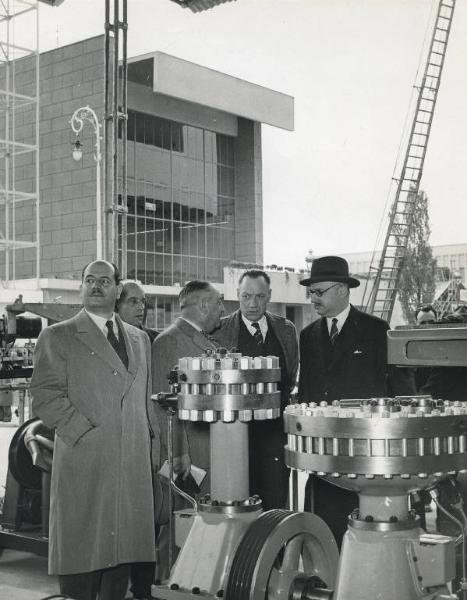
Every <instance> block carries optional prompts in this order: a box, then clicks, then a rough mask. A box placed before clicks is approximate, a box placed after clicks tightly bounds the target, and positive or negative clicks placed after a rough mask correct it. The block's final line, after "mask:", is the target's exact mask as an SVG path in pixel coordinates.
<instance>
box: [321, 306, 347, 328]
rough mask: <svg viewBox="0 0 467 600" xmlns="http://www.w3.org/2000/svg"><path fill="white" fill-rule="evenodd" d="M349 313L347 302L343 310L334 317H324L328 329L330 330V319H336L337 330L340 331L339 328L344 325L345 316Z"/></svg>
mask: <svg viewBox="0 0 467 600" xmlns="http://www.w3.org/2000/svg"><path fill="white" fill-rule="evenodd" d="M349 313H350V304H347V306H346V307H345V308H344V310H343V311H342V312H340V313H339V314H338V315H336V316H335V317H326V322H327V325H328V331H329V332H331V327H332V320H333V319H337V330H338V331H339V332H340V330H341V329H342V327H343V326H344V323H345V322H346V320H347V317H348V316H349Z"/></svg>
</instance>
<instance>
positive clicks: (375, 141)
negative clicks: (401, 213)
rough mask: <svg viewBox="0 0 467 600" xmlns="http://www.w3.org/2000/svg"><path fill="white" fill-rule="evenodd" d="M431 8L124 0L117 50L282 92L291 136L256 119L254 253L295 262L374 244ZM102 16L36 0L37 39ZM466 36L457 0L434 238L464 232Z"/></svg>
mask: <svg viewBox="0 0 467 600" xmlns="http://www.w3.org/2000/svg"><path fill="white" fill-rule="evenodd" d="M112 4H113V3H112ZM437 4H438V2H437V0H435V1H432V0H237V1H236V2H230V3H227V4H225V5H222V6H219V7H217V8H215V9H213V10H210V11H207V12H203V13H198V14H194V13H192V12H191V11H189V10H187V9H182V8H180V7H178V6H177V5H176V4H174V3H172V2H170V1H169V0H128V55H129V56H130V57H131V56H137V55H140V54H144V53H147V52H152V51H155V50H160V51H163V52H167V53H169V54H173V55H174V56H178V57H181V58H184V59H187V60H190V61H192V62H196V63H199V64H202V65H204V66H207V67H210V68H213V69H217V70H220V71H224V72H225V73H228V74H230V75H234V76H237V77H241V78H243V79H246V80H249V81H252V82H254V83H257V84H260V85H264V86H267V87H270V88H272V89H275V90H278V91H280V92H284V93H286V94H290V95H292V96H294V98H295V131H294V132H288V131H282V130H279V129H275V128H272V127H269V126H263V203H264V259H265V263H266V264H269V263H277V264H281V265H285V266H302V265H303V262H304V256H305V255H306V254H307V251H308V249H310V248H311V249H313V251H314V253H315V254H327V253H345V252H357V251H365V250H372V249H373V247H374V245H375V240H376V234H377V230H378V227H379V225H380V222H381V219H382V218H383V217H384V216H385V215H386V214H387V211H388V208H387V207H386V203H387V200H388V192H389V190H390V184H391V178H392V176H393V174H394V166H395V163H396V159H397V156H398V152H399V144H400V140H401V136H402V132H403V128H404V123H405V122H406V118H407V110H408V108H409V102H410V98H411V96H412V93H413V89H412V88H413V84H414V82H415V76H416V73H417V70H418V69H419V68H420V70H421V71H423V64H422V65H421V66H420V54H421V51H422V47H423V44H424V43H425V44H427V43H428V39H425V38H426V35H427V26H430V25H431V24H432V22H431V21H430V15H432V14H433V11H434V10H435V9H436V7H437ZM103 24H104V0H65V1H64V3H63V4H62V5H61V6H59V7H56V8H49V7H45V6H41V11H40V49H41V50H42V51H44V50H49V49H51V48H54V47H57V46H62V45H66V44H69V43H72V42H75V41H77V40H80V39H85V38H87V37H91V36H94V35H98V34H101V33H103ZM430 33H431V30H430V29H428V34H430ZM428 37H429V35H428ZM466 40H467V2H466V0H457V7H456V12H455V15H454V23H453V28H452V32H451V39H450V42H449V47H448V51H447V58H446V65H445V69H444V73H443V78H442V82H441V90H440V93H439V96H438V103H437V106H436V113H435V117H434V123H433V128H432V134H431V138H430V142H429V148H428V153H427V157H426V161H425V171H424V175H423V179H422V185H421V187H422V188H423V189H424V190H425V191H426V192H427V194H428V196H429V200H430V215H431V224H432V236H431V243H432V244H433V245H435V244H436V245H437V244H450V243H464V242H467V232H466V224H467V201H466V200H467V198H466V197H467V185H466V181H465V177H466V176H465V174H466V173H467V114H466V111H465V108H464V107H465V106H466V102H467V52H466V50H467V41H466ZM396 174H397V173H396ZM280 240H282V242H278V241H280Z"/></svg>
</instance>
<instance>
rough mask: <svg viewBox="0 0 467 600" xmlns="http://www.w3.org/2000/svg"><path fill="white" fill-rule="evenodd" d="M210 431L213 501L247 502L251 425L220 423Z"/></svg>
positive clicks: (248, 493) (214, 424)
mask: <svg viewBox="0 0 467 600" xmlns="http://www.w3.org/2000/svg"><path fill="white" fill-rule="evenodd" d="M210 431H211V435H210V437H211V498H212V499H213V500H219V501H223V502H228V501H232V500H244V499H245V498H248V496H249V495H250V490H249V466H248V423H241V422H240V421H235V422H233V423H223V422H222V421H218V422H217V423H212V424H211V430H210ZM254 491H255V490H252V492H253V493H254Z"/></svg>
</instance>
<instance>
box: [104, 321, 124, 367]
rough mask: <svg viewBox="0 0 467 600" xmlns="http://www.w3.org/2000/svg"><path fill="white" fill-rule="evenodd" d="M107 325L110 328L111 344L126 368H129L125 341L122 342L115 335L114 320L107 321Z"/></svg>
mask: <svg viewBox="0 0 467 600" xmlns="http://www.w3.org/2000/svg"><path fill="white" fill-rule="evenodd" d="M105 326H106V327H107V330H108V333H107V339H108V340H109V342H110V345H111V346H112V348H113V349H114V350H115V352H116V353H117V354H118V356H119V357H120V360H121V361H122V363H123V364H124V365H125V368H126V369H128V355H127V353H126V348H125V342H123V341H121V342H120V341H119V339H118V338H117V336H116V335H115V333H114V324H113V322H112V321H107V322H106V324H105Z"/></svg>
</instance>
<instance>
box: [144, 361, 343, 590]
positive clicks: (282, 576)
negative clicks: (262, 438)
mask: <svg viewBox="0 0 467 600" xmlns="http://www.w3.org/2000/svg"><path fill="white" fill-rule="evenodd" d="M178 378H179V382H180V393H179V394H178V416H179V419H181V420H183V421H205V422H208V423H210V434H211V436H210V437H211V494H210V496H209V497H205V498H202V499H201V500H200V501H199V502H198V504H197V509H196V511H193V512H190V511H181V512H179V513H178V515H177V517H178V520H177V522H176V540H177V542H178V545H182V548H181V551H180V554H179V556H178V559H177V561H176V563H175V565H174V567H173V569H172V571H171V574H170V577H169V579H168V581H167V582H166V583H165V584H164V585H160V586H154V587H153V592H152V593H153V595H154V596H155V597H157V598H164V599H173V600H181V599H186V598H199V597H202V598H213V599H214V598H222V597H224V598H228V599H230V600H243V599H244V598H245V599H246V598H261V599H264V598H265V597H267V598H270V599H277V600H279V599H280V598H289V597H294V598H295V597H296V598H301V597H302V596H301V595H300V593H301V592H299V591H298V590H304V589H307V588H309V589H311V588H314V587H316V586H319V585H322V586H325V587H326V586H329V587H332V586H333V584H334V577H335V573H336V569H337V559H338V551H337V546H336V543H335V541H334V539H333V537H332V534H331V532H330V530H329V529H328V527H327V526H326V525H325V524H324V523H323V521H321V520H320V519H319V518H318V517H316V516H315V515H312V514H305V513H293V512H290V511H285V510H273V511H268V512H267V513H264V514H263V513H262V507H261V499H260V498H258V497H257V496H250V490H249V489H248V487H249V484H248V480H249V477H248V423H249V422H250V421H252V420H253V419H273V418H278V417H279V416H280V408H279V407H280V392H279V391H277V382H278V381H280V369H279V362H278V359H277V358H276V357H271V356H268V357H259V358H250V357H247V356H242V355H240V354H232V353H230V354H226V353H225V352H220V353H218V354H212V355H205V356H203V357H200V358H182V359H180V360H179V363H178ZM187 519H188V520H190V521H191V523H190V526H189V533H188V536H187V538H186V540H185V541H184V543H183V544H182V542H181V539H180V537H181V536H180V532H183V530H186V529H187V528H188V526H187ZM284 590H286V593H285V592H284ZM292 590H293V593H294V594H299V595H296V596H290V595H288V594H291V593H292ZM303 597H304V598H305V597H313V596H303Z"/></svg>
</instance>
